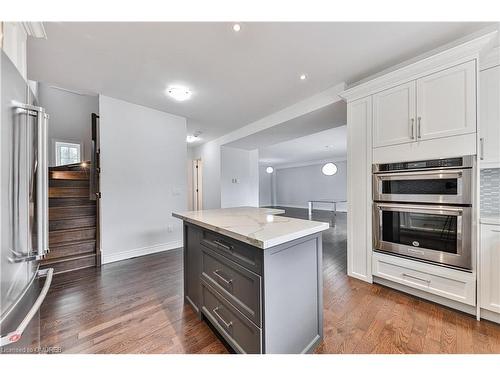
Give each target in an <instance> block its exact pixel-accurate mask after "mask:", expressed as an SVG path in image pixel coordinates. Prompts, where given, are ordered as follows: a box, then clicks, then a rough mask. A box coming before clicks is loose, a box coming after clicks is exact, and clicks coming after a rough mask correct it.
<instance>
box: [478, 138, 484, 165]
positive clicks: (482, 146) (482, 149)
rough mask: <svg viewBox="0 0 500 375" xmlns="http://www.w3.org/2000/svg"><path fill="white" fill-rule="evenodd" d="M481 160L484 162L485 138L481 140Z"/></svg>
mask: <svg viewBox="0 0 500 375" xmlns="http://www.w3.org/2000/svg"><path fill="white" fill-rule="evenodd" d="M479 159H480V160H484V138H479Z"/></svg>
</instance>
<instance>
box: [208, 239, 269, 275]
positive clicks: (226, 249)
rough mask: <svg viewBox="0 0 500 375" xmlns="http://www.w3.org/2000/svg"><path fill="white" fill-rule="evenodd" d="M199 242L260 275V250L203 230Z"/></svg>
mask: <svg viewBox="0 0 500 375" xmlns="http://www.w3.org/2000/svg"><path fill="white" fill-rule="evenodd" d="M201 244H202V245H204V246H206V247H208V248H210V249H212V250H214V251H216V252H217V253H219V254H222V255H224V256H225V257H227V258H229V259H231V260H232V261H234V262H236V263H238V264H240V265H242V266H243V267H245V268H247V269H249V270H250V271H253V272H255V273H257V274H259V275H262V251H261V250H260V249H258V248H256V247H253V246H250V245H246V244H244V243H242V242H240V241H237V240H234V239H232V238H229V237H227V236H223V235H221V234H218V233H214V232H211V231H208V230H203V231H202V235H201Z"/></svg>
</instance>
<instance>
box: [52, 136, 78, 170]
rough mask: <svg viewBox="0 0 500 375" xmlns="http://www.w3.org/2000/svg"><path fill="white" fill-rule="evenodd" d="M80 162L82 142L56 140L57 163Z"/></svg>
mask: <svg viewBox="0 0 500 375" xmlns="http://www.w3.org/2000/svg"><path fill="white" fill-rule="evenodd" d="M79 162H80V144H79V143H69V142H57V141H56V165H67V164H75V163H79Z"/></svg>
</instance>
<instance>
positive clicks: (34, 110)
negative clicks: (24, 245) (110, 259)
mask: <svg viewBox="0 0 500 375" xmlns="http://www.w3.org/2000/svg"><path fill="white" fill-rule="evenodd" d="M13 106H14V107H15V108H16V110H17V113H21V114H26V115H28V116H32V117H35V118H36V119H37V130H38V134H37V158H36V190H37V191H36V201H37V212H36V221H37V249H36V251H33V250H32V251H31V252H30V253H29V254H28V255H27V256H21V257H19V256H18V253H17V252H15V251H12V253H13V256H11V258H10V261H11V262H14V263H19V262H26V261H32V260H41V259H43V258H44V256H45V255H46V254H47V253H48V252H49V198H48V196H49V194H48V193H49V175H48V173H49V171H48V170H49V164H48V147H47V143H48V118H49V115H48V114H47V113H46V112H45V109H44V108H42V107H37V106H34V105H31V104H25V103H17V102H14V103H13Z"/></svg>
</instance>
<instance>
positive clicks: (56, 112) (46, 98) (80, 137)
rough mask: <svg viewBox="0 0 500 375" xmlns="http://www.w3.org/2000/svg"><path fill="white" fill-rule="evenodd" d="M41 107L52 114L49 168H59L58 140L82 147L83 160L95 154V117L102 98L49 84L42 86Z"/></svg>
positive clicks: (40, 87)
mask: <svg viewBox="0 0 500 375" xmlns="http://www.w3.org/2000/svg"><path fill="white" fill-rule="evenodd" d="M38 99H39V102H40V105H41V106H42V107H44V108H45V109H46V111H47V113H48V114H49V116H50V118H49V164H50V165H51V166H53V165H55V161H56V160H55V140H63V141H69V142H75V143H81V144H82V147H83V149H81V150H80V152H81V159H82V161H83V160H90V159H91V153H92V145H91V141H92V125H91V117H90V116H91V114H92V112H94V113H99V98H98V96H97V95H96V96H91V95H79V94H74V93H71V92H68V91H63V90H58V89H55V88H52V87H50V86H49V85H47V84H45V83H39V85H38Z"/></svg>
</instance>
